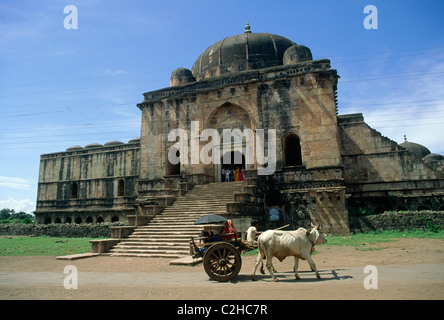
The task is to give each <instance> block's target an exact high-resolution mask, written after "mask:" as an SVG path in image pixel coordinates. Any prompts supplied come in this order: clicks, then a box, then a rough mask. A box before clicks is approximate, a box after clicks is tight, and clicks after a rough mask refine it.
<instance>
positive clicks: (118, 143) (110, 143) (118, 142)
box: [105, 140, 124, 147]
mask: <svg viewBox="0 0 444 320" xmlns="http://www.w3.org/2000/svg"><path fill="white" fill-rule="evenodd" d="M122 144H124V143H123V142H121V141H117V140H113V141H109V142H107V143H105V147H112V146H120V145H122Z"/></svg>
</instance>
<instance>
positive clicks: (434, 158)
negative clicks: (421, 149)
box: [424, 153, 444, 162]
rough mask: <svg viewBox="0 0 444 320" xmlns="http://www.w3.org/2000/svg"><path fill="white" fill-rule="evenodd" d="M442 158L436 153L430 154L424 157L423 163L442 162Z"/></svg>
mask: <svg viewBox="0 0 444 320" xmlns="http://www.w3.org/2000/svg"><path fill="white" fill-rule="evenodd" d="M443 159H444V157H443V156H442V155H440V154H437V153H431V154H429V155H426V156H425V157H424V162H433V161H439V160H443Z"/></svg>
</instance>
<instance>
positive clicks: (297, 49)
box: [283, 44, 313, 64]
mask: <svg viewBox="0 0 444 320" xmlns="http://www.w3.org/2000/svg"><path fill="white" fill-rule="evenodd" d="M309 60H313V56H312V55H311V50H310V49H309V48H307V47H306V46H303V45H300V44H296V45H294V46H291V47H290V48H288V49H287V50H285V52H284V57H283V63H284V64H291V63H298V62H302V61H309Z"/></svg>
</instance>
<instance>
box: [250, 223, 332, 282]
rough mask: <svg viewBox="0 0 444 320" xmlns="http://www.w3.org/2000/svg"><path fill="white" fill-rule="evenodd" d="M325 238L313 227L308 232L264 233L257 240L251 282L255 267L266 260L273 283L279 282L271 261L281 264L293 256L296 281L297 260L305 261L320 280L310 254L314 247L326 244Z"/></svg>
mask: <svg viewBox="0 0 444 320" xmlns="http://www.w3.org/2000/svg"><path fill="white" fill-rule="evenodd" d="M325 237H326V235H325V233H323V232H322V231H321V228H320V227H318V226H313V225H312V229H311V230H310V231H309V230H307V229H305V228H299V229H298V230H296V231H280V230H267V231H265V232H264V233H262V234H261V235H260V236H259V238H258V248H259V253H258V255H257V258H256V263H255V265H254V268H253V273H252V274H251V278H252V280H253V281H254V280H255V275H256V270H257V267H258V266H259V264H261V262H262V260H263V259H266V267H267V269H268V272H270V275H271V277H272V278H273V280H274V281H279V280H278V279H277V278H276V276H275V275H274V273H273V265H272V259H273V257H276V258H278V259H279V261H281V262H282V261H283V260H284V259H285V258H286V257H289V256H294V275H295V277H296V279H297V280H300V279H301V278H299V276H298V266H299V259H302V260H307V262H308V263H309V265H310V267H311V269H312V270H313V271H315V272H316V277H317V278H318V279H320V278H321V276H320V275H319V272H318V270H317V269H316V265H315V263H314V261H313V259H312V258H311V254H312V253H313V250H314V249H313V247H314V245H317V244H322V243H326V242H327V239H326V238H325Z"/></svg>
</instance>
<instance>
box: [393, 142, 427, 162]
mask: <svg viewBox="0 0 444 320" xmlns="http://www.w3.org/2000/svg"><path fill="white" fill-rule="evenodd" d="M400 146H401V147H403V148H405V149H406V150H407V151H409V152H410V153H413V154H414V155H415V156H417V157H419V158H421V159H422V158H424V157H425V156H427V155H429V154H430V150H429V149H427V148H426V147H424V146H423V145H421V144H419V143H414V142H409V141H407V140H406V141H404V142H403V143H401V144H400Z"/></svg>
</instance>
